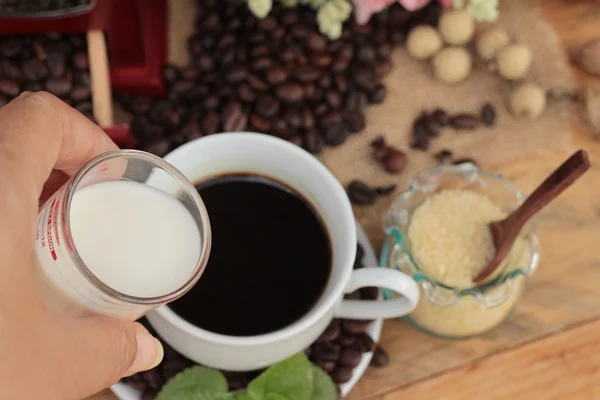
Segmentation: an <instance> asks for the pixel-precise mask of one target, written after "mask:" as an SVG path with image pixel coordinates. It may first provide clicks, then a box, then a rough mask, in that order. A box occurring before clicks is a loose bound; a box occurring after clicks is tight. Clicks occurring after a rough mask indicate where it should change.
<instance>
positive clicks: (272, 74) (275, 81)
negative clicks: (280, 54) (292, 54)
mask: <svg viewBox="0 0 600 400" xmlns="http://www.w3.org/2000/svg"><path fill="white" fill-rule="evenodd" d="M265 79H266V81H267V82H268V83H269V84H271V85H279V84H280V83H283V82H285V80H286V79H287V72H286V71H285V70H284V69H283V68H281V67H278V66H273V67H271V68H269V69H267V72H266V73H265Z"/></svg>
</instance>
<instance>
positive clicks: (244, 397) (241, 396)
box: [231, 389, 251, 400]
mask: <svg viewBox="0 0 600 400" xmlns="http://www.w3.org/2000/svg"><path fill="white" fill-rule="evenodd" d="M231 400H251V399H250V396H248V393H247V392H246V390H245V389H241V390H238V391H237V392H233V399H231Z"/></svg>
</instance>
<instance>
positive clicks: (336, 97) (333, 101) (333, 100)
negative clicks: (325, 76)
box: [325, 90, 342, 108]
mask: <svg viewBox="0 0 600 400" xmlns="http://www.w3.org/2000/svg"><path fill="white" fill-rule="evenodd" d="M325 101H327V104H329V105H330V106H331V107H332V108H338V107H340V106H341V105H342V96H341V95H340V94H339V92H336V91H335V90H328V91H327V92H326V93H325Z"/></svg>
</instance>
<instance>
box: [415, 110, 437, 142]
mask: <svg viewBox="0 0 600 400" xmlns="http://www.w3.org/2000/svg"><path fill="white" fill-rule="evenodd" d="M419 123H420V124H422V126H423V128H424V130H425V132H427V136H430V137H438V136H439V135H440V125H439V124H438V122H437V119H436V118H435V117H434V116H433V115H432V114H424V115H422V116H421V118H420V122H419Z"/></svg>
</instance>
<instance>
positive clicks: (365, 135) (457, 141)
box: [169, 0, 573, 249]
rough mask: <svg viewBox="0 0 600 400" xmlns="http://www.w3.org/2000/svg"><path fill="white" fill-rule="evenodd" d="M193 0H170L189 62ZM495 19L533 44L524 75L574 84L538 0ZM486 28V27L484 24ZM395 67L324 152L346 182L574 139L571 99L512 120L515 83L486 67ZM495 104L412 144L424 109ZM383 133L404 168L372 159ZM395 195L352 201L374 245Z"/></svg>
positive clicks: (505, 6)
mask: <svg viewBox="0 0 600 400" xmlns="http://www.w3.org/2000/svg"><path fill="white" fill-rule="evenodd" d="M193 4H194V0H171V8H170V9H171V14H170V26H171V28H170V33H169V34H170V43H171V46H170V50H169V58H170V60H171V61H172V62H174V63H176V64H180V65H181V64H186V63H187V61H188V54H187V49H186V46H185V43H186V38H187V36H188V35H189V33H190V32H191V31H192V29H193V23H194V15H195V12H193V10H192V9H193ZM500 4H501V6H500V18H499V20H498V22H497V24H498V25H500V26H502V27H503V28H504V29H506V30H507V32H508V33H509V34H510V36H511V37H512V38H513V39H514V40H517V41H519V42H522V43H526V44H528V45H529V46H530V47H531V48H532V49H533V54H534V64H533V68H532V71H531V73H530V74H529V76H528V77H527V80H531V81H534V82H537V83H539V84H540V85H542V86H543V87H544V88H546V89H550V88H561V89H562V88H564V89H570V88H572V86H573V78H572V76H571V73H570V70H569V67H568V60H567V57H566V53H565V52H564V51H563V50H562V48H561V45H560V42H559V39H558V37H557V35H556V34H555V32H554V31H553V29H552V27H551V26H550V25H549V23H548V22H546V21H545V20H544V18H543V16H542V15H541V13H540V11H539V10H538V8H537V6H536V4H535V1H534V0H501V1H500ZM479 28H480V29H485V26H479ZM393 62H394V69H393V70H392V72H391V73H390V74H389V75H388V76H387V77H386V78H385V84H386V86H387V88H388V95H387V98H386V99H385V101H384V102H383V104H381V105H377V106H372V107H369V109H368V110H367V113H366V116H367V126H366V129H365V130H364V132H361V133H358V134H356V135H353V136H352V137H351V138H350V139H349V140H348V141H347V142H346V143H345V144H343V145H342V146H339V147H336V148H328V149H327V150H325V151H324V153H323V154H322V155H321V156H320V157H319V158H320V159H321V160H322V161H323V162H324V163H325V164H326V165H327V167H329V169H330V170H331V171H332V172H333V173H334V174H335V176H336V177H337V178H338V179H339V180H340V181H341V182H342V183H343V184H344V185H345V184H347V183H348V182H349V181H351V180H353V179H360V180H364V181H365V182H368V183H371V184H377V185H389V184H392V183H396V184H397V185H398V188H397V190H396V194H398V193H400V192H401V191H403V190H404V189H406V187H407V182H408V180H409V179H410V178H411V177H412V176H414V175H415V174H416V173H417V172H418V171H420V170H422V169H425V168H428V167H432V166H434V165H435V160H434V159H433V154H434V153H435V152H436V151H437V150H439V149H442V148H446V149H450V150H451V151H452V152H453V153H454V154H455V155H456V156H457V157H471V158H473V159H475V160H476V161H477V162H478V163H479V164H480V165H481V166H482V167H483V168H485V169H489V170H494V169H495V168H496V167H497V166H498V165H501V164H503V163H507V162H510V160H513V159H517V158H520V157H524V156H527V155H529V154H531V153H534V152H536V153H537V152H544V151H548V150H549V149H553V148H554V149H555V148H557V147H566V146H569V145H570V138H571V131H570V127H569V118H568V117H569V111H570V105H569V104H568V103H562V104H559V103H554V104H550V105H549V107H548V109H547V110H546V112H545V113H544V114H543V116H542V117H541V118H540V119H539V120H537V121H535V122H525V121H520V120H515V119H513V118H512V117H511V116H510V115H509V114H508V111H507V108H506V99H507V97H508V93H509V92H510V89H511V85H510V84H509V83H507V82H506V81H504V80H502V79H500V78H499V77H497V76H495V75H494V74H492V73H490V72H488V71H487V70H485V69H483V68H479V69H476V70H474V71H473V73H472V74H471V75H470V76H469V78H468V79H467V80H466V81H465V82H463V83H461V84H459V85H456V86H446V85H444V84H441V83H438V82H437V81H436V80H434V79H433V78H432V74H431V66H430V65H429V64H426V63H423V62H418V61H413V60H412V59H410V58H409V57H408V55H407V53H406V51H405V50H404V49H402V48H400V49H398V50H396V51H395V53H394V56H393ZM484 102H490V103H492V104H493V105H494V106H495V107H496V109H497V111H498V120H497V123H496V125H495V126H494V127H493V128H481V129H478V130H476V131H471V132H460V133H458V132H454V131H452V130H451V129H448V130H446V131H444V133H443V134H442V136H441V138H440V139H438V140H436V141H435V142H434V143H433V145H432V147H431V149H430V150H429V151H428V152H427V153H423V152H418V151H412V150H410V149H409V147H408V143H409V141H410V131H411V126H412V123H413V121H414V119H415V118H416V117H417V116H418V115H419V113H420V112H421V111H422V110H426V109H429V110H431V109H433V108H436V107H442V108H444V109H446V110H448V111H449V112H478V110H479V109H480V107H481V105H482V103H484ZM379 135H383V136H384V137H385V138H386V139H387V141H388V142H389V143H390V144H393V145H394V146H396V147H398V148H400V149H405V150H407V152H408V165H407V168H406V170H405V171H404V172H403V173H402V174H400V175H391V174H388V173H386V172H385V171H383V170H382V169H381V167H380V166H379V165H378V164H377V163H376V162H374V161H373V159H372V158H371V149H370V146H369V143H370V141H371V140H372V139H373V138H375V137H377V136H379ZM393 197H394V196H390V197H388V198H382V199H379V200H378V201H377V203H376V204H375V205H374V206H368V207H355V208H354V212H355V216H356V218H357V220H358V221H359V222H360V223H361V224H362V226H363V228H364V229H365V230H366V231H367V234H368V235H369V237H370V239H371V240H372V242H373V245H374V246H375V247H376V249H377V248H379V246H380V245H381V243H382V240H383V238H384V235H383V232H382V231H381V222H382V218H383V215H384V214H385V211H386V209H387V207H388V205H389V204H390V202H391V200H392V199H393Z"/></svg>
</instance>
